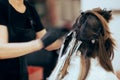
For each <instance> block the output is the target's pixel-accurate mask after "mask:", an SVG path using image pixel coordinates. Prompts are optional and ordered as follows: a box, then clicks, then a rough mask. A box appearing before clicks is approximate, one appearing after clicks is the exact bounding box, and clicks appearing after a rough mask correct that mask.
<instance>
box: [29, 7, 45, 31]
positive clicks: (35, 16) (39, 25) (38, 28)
mask: <svg viewBox="0 0 120 80" xmlns="http://www.w3.org/2000/svg"><path fill="white" fill-rule="evenodd" d="M30 8H31V9H30V11H31V13H32V18H33V20H34V22H35V26H34V27H35V31H36V32H38V31H41V30H42V29H43V28H44V27H43V25H42V22H41V20H40V16H39V15H38V13H37V11H36V9H35V7H34V6H31V7H30Z"/></svg>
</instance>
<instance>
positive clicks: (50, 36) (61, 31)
mask: <svg viewBox="0 0 120 80" xmlns="http://www.w3.org/2000/svg"><path fill="white" fill-rule="evenodd" d="M68 32H69V30H68V29H67V28H66V27H51V28H50V29H49V30H48V31H47V33H46V34H45V35H44V36H43V38H42V39H41V40H42V42H43V45H44V47H47V46H48V45H50V44H52V43H53V42H54V41H56V40H57V39H59V38H60V37H62V36H64V35H65V34H67V33H68Z"/></svg>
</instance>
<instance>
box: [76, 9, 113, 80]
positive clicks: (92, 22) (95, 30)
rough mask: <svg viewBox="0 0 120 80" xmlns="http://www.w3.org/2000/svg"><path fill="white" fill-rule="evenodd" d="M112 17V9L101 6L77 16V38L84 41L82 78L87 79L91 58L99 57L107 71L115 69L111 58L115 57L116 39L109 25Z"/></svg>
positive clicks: (81, 49) (81, 47) (81, 79)
mask: <svg viewBox="0 0 120 80" xmlns="http://www.w3.org/2000/svg"><path fill="white" fill-rule="evenodd" d="M111 19H112V14H111V11H108V10H106V9H103V10H102V9H101V8H95V9H93V10H87V11H85V12H82V13H81V15H80V16H79V17H78V18H77V20H76V22H75V24H74V28H75V30H76V33H77V37H76V38H77V39H78V40H81V41H82V45H81V46H80V48H79V50H80V51H81V54H82V56H81V59H82V60H81V63H82V69H81V70H82V72H81V73H82V75H81V76H80V80H85V78H86V77H87V74H88V72H89V68H90V58H92V57H93V58H95V57H97V58H98V60H99V63H100V65H101V66H102V67H103V68H104V69H105V70H106V71H111V72H114V71H113V67H112V63H111V60H112V59H113V57H114V51H113V49H114V46H115V43H114V40H113V38H112V36H111V32H110V30H109V27H108V22H109V21H110V20H111Z"/></svg>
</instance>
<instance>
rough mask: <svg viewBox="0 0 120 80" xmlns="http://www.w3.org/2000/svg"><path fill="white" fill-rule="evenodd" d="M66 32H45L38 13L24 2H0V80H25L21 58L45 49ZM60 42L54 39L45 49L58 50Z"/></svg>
mask: <svg viewBox="0 0 120 80" xmlns="http://www.w3.org/2000/svg"><path fill="white" fill-rule="evenodd" d="M66 31H67V30H66V29H63V28H52V29H51V30H49V31H48V32H47V33H46V30H45V29H43V26H42V24H41V22H40V20H39V16H38V14H37V12H36V11H35V9H34V7H33V6H31V5H30V4H29V3H28V2H27V1H24V0H1V1H0V59H1V60H0V80H9V79H10V80H28V76H27V67H26V61H25V57H24V55H26V54H29V53H31V52H34V51H37V50H40V49H42V48H46V47H47V46H48V45H50V44H51V43H53V42H54V41H56V40H57V39H58V38H60V37H61V36H63V35H64V34H65V33H66ZM56 33H57V34H56ZM60 43H61V40H57V41H56V42H55V43H53V44H52V45H50V46H48V47H47V48H46V49H47V50H54V49H58V48H59V47H60Z"/></svg>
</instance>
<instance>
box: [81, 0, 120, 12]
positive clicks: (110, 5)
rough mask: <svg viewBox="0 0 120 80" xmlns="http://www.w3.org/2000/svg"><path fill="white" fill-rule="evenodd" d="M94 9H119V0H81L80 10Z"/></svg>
mask: <svg viewBox="0 0 120 80" xmlns="http://www.w3.org/2000/svg"><path fill="white" fill-rule="evenodd" d="M94 7H101V8H107V9H120V0H81V9H82V10H87V9H92V8H94Z"/></svg>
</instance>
